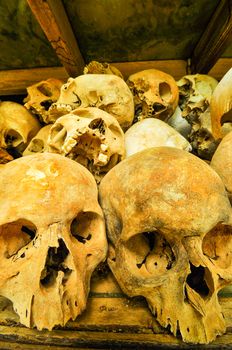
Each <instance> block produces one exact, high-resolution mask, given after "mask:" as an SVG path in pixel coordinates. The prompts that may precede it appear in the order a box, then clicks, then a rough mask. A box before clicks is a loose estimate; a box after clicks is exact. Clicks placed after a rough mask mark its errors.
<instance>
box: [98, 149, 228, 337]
mask: <svg viewBox="0 0 232 350" xmlns="http://www.w3.org/2000/svg"><path fill="white" fill-rule="evenodd" d="M99 193H100V204H101V206H102V208H103V212H104V215H105V219H106V226H107V234H108V238H109V241H110V248H109V258H108V263H109V266H110V268H111V270H112V272H113V273H114V275H115V277H116V279H117V281H118V283H119V285H120V287H121V288H122V290H123V291H124V292H125V293H126V294H127V295H129V296H138V295H142V296H144V297H145V298H146V300H147V302H148V305H149V307H150V309H151V311H152V313H153V314H154V315H155V316H156V317H157V320H158V322H159V323H160V324H161V325H162V326H164V327H167V326H169V327H170V330H171V331H172V332H173V333H174V334H176V333H177V332H178V331H179V332H180V333H181V335H182V338H183V340H184V341H186V342H192V343H208V342H210V341H212V340H213V339H215V337H216V336H217V335H219V334H222V333H224V332H225V328H226V327H225V320H224V318H223V315H222V312H221V307H220V305H219V302H218V296H217V295H218V291H219V290H220V289H221V288H222V287H223V286H225V285H226V284H227V283H228V284H229V282H231V280H232V229H231V226H230V225H229V220H230V215H231V207H230V203H229V200H228V197H227V195H226V193H225V189H224V186H223V183H222V181H221V179H220V178H219V176H218V175H217V174H216V173H215V172H214V171H213V170H212V168H210V166H209V165H208V164H206V163H205V162H204V161H203V160H201V159H199V158H197V157H196V156H194V155H192V154H190V153H188V152H186V151H183V150H179V149H177V148H171V147H157V148H150V149H147V150H144V151H141V152H139V153H136V154H134V155H132V156H131V157H129V158H127V159H125V160H124V161H122V162H121V163H119V164H118V165H116V166H115V167H114V168H113V169H112V170H111V171H110V172H109V173H108V174H106V176H105V177H104V179H103V180H102V182H101V184H100V187H99Z"/></svg>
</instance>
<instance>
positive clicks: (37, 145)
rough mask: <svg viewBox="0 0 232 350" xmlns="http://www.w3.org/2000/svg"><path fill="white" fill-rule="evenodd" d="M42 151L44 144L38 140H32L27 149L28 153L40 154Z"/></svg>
mask: <svg viewBox="0 0 232 350" xmlns="http://www.w3.org/2000/svg"><path fill="white" fill-rule="evenodd" d="M43 150H44V142H43V140H40V139H34V140H32V142H31V144H30V146H29V147H28V151H29V152H35V153H37V152H39V153H42V152H43Z"/></svg>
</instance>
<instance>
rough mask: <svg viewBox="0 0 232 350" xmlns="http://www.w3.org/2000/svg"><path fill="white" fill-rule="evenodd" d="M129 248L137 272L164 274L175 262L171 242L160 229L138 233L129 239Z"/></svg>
mask: <svg viewBox="0 0 232 350" xmlns="http://www.w3.org/2000/svg"><path fill="white" fill-rule="evenodd" d="M127 249H128V251H129V254H130V255H131V258H132V256H133V258H132V259H131V261H133V264H134V265H135V266H136V269H137V272H138V273H141V274H143V275H146V274H147V273H149V274H153V275H154V274H155V275H156V276H157V275H162V274H164V273H166V272H167V270H170V269H171V268H172V266H173V264H174V263H175V255H174V253H173V251H172V249H171V246H170V244H169V243H168V241H167V240H166V239H165V238H164V236H163V235H162V234H161V233H160V232H158V231H152V232H143V233H140V234H137V235H136V236H134V237H132V238H131V239H129V241H128V242H127ZM133 269H134V268H133Z"/></svg>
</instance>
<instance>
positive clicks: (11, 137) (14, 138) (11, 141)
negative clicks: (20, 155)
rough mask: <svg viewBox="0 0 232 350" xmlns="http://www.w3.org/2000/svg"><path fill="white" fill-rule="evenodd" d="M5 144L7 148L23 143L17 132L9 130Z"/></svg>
mask: <svg viewBox="0 0 232 350" xmlns="http://www.w3.org/2000/svg"><path fill="white" fill-rule="evenodd" d="M5 142H6V145H7V147H16V146H18V145H19V144H20V143H22V142H23V139H22V136H21V135H20V134H19V133H18V132H17V131H15V130H12V129H10V130H8V133H7V135H6V137H5ZM15 142H16V144H15Z"/></svg>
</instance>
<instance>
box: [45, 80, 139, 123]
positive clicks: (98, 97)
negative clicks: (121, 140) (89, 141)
mask: <svg viewBox="0 0 232 350" xmlns="http://www.w3.org/2000/svg"><path fill="white" fill-rule="evenodd" d="M77 107H97V108H100V109H102V110H104V111H106V112H108V113H109V114H111V115H112V116H113V117H115V118H116V119H117V121H118V122H119V124H120V126H121V127H122V129H123V130H125V129H127V128H128V127H129V126H130V125H131V124H132V121H133V118H134V103H133V96H132V94H131V92H130V89H129V88H128V86H127V85H126V83H125V81H124V80H123V79H121V78H120V77H118V76H116V75H113V74H112V75H111V74H85V75H80V76H79V77H77V78H75V79H73V78H69V79H68V82H67V83H66V84H64V85H63V86H62V88H61V93H60V97H59V99H58V101H57V103H54V104H53V105H52V106H51V108H50V110H49V112H50V115H51V116H53V117H54V119H57V116H61V115H64V114H67V113H69V112H71V110H73V109H76V108H77Z"/></svg>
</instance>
